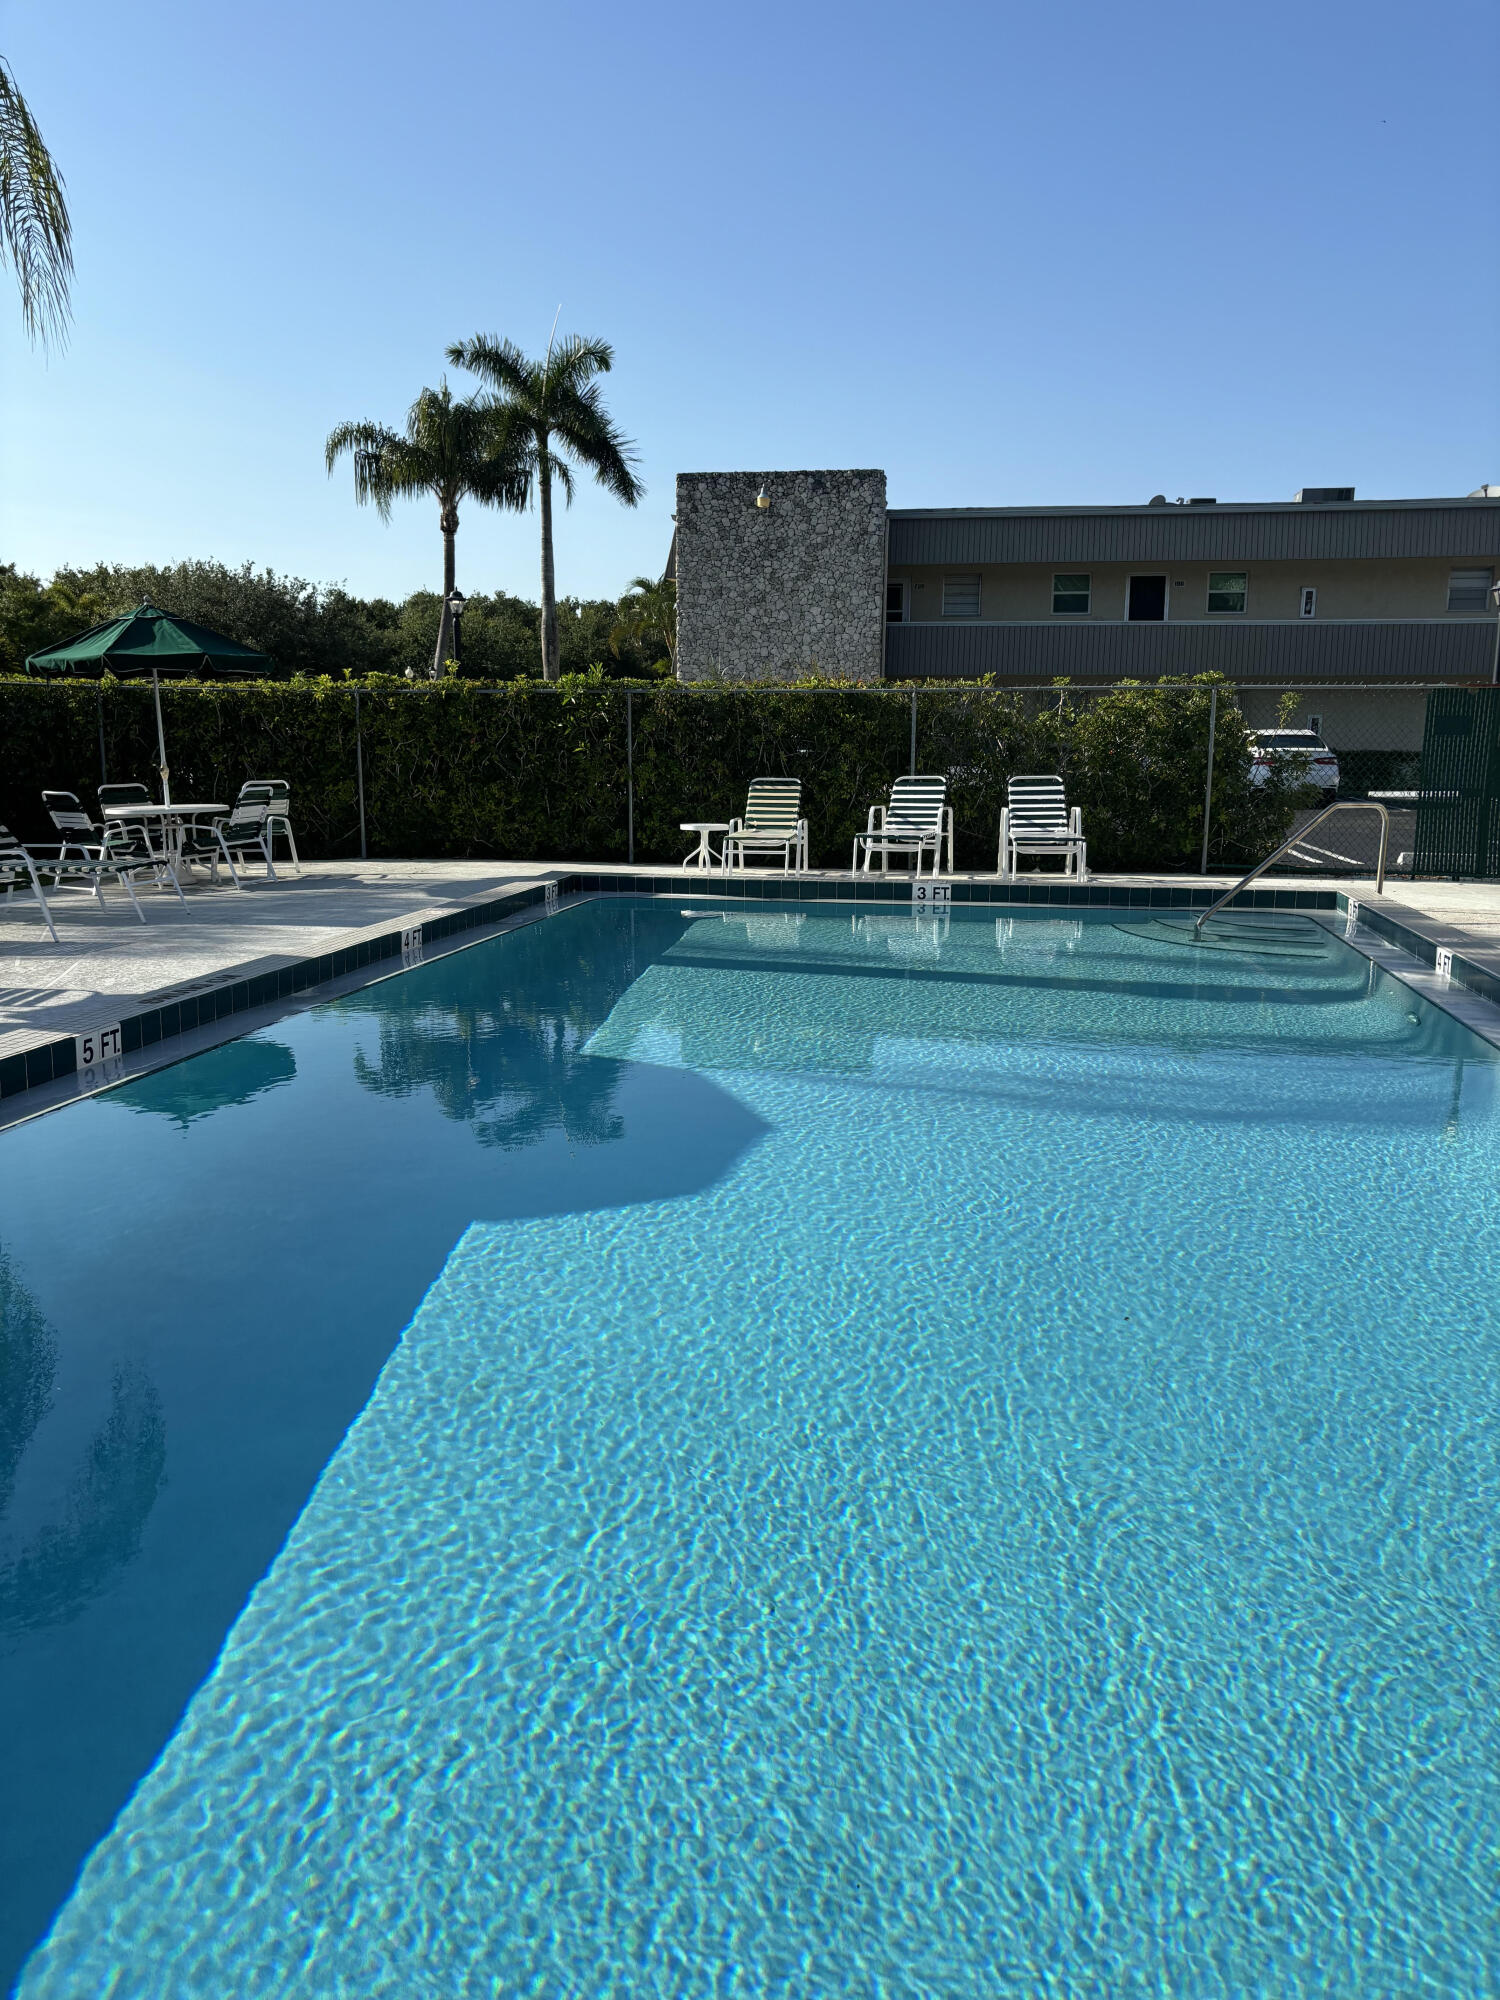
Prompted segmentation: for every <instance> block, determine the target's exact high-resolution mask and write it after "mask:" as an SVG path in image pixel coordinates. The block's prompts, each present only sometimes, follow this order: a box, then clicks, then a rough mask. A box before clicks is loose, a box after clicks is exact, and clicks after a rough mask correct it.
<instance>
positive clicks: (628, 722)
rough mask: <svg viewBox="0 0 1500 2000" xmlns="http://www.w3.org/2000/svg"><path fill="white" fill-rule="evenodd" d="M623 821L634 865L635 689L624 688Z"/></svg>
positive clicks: (629, 859)
mask: <svg viewBox="0 0 1500 2000" xmlns="http://www.w3.org/2000/svg"><path fill="white" fill-rule="evenodd" d="M625 823H626V827H627V829H628V832H627V839H628V842H629V852H628V855H627V857H626V858H627V859H628V861H629V862H630V865H631V867H632V868H633V867H634V866H635V689H634V688H626V690H625Z"/></svg>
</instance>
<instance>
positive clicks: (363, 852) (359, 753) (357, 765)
mask: <svg viewBox="0 0 1500 2000" xmlns="http://www.w3.org/2000/svg"><path fill="white" fill-rule="evenodd" d="M354 770H355V775H356V777H357V779H358V782H359V858H360V860H361V861H368V860H369V858H370V856H369V850H368V849H367V848H366V846H365V743H364V737H363V735H362V734H361V733H360V726H359V689H358V688H356V689H355V690H354Z"/></svg>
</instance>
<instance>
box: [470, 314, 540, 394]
mask: <svg viewBox="0 0 1500 2000" xmlns="http://www.w3.org/2000/svg"><path fill="white" fill-rule="evenodd" d="M448 359H449V361H450V362H451V363H452V364H453V366H454V367H455V368H467V369H468V371H469V373H470V374H471V375H478V376H479V377H480V378H481V379H482V380H483V381H486V382H488V383H489V385H490V387H491V388H492V389H498V390H499V391H500V392H501V394H502V395H505V396H509V397H510V398H511V399H512V400H513V401H514V402H515V403H517V404H519V405H520V406H521V407H522V408H528V407H530V406H531V405H533V404H534V403H537V402H539V401H540V397H541V387H542V371H541V369H540V367H539V366H538V365H537V363H536V362H535V361H528V360H527V358H526V356H525V355H524V354H523V353H522V352H521V350H520V348H519V347H517V346H516V344H515V342H514V341H513V340H502V339H501V338H500V337H499V335H498V334H493V333H476V334H475V336H474V338H473V339H472V340H456V341H454V343H453V345H452V346H451V347H450V348H449V349H448Z"/></svg>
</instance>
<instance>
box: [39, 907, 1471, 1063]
mask: <svg viewBox="0 0 1500 2000" xmlns="http://www.w3.org/2000/svg"><path fill="white" fill-rule="evenodd" d="M554 886H555V888H556V889H557V891H558V892H559V893H561V894H563V895H604V896H608V895H626V896H673V897H682V896H687V897H690V898H696V897H705V898H709V899H712V900H716V901H721V900H749V901H752V902H783V901H784V902H797V903H814V902H858V903H894V904H896V905H898V906H900V907H902V908H909V907H910V902H911V882H910V878H909V877H905V876H899V875H898V876H893V877H891V878H890V879H888V880H887V879H885V878H879V877H877V878H874V879H871V880H869V881H858V882H856V881H854V880H852V879H851V878H850V877H848V876H847V875H845V876H838V875H824V876H816V875H807V876H782V875H771V876H762V875H754V874H747V875H744V876H727V877H726V876H721V875H705V874H703V873H701V872H700V871H698V870H696V869H680V868H679V869H667V870H662V871H660V872H656V871H651V872H648V871H645V870H634V871H632V870H623V871H620V872H618V873H616V872H610V873H595V872H593V871H590V870H582V869H580V870H578V871H577V872H576V873H574V872H570V873H568V874H565V875H560V876H559V877H558V878H556V880H555V883H554ZM949 887H950V891H951V898H952V901H953V903H955V904H967V905H973V904H982V905H990V904H993V905H997V906H1002V907H1010V908H1018V907H1036V906H1039V905H1040V906H1044V907H1050V908H1059V909H1060V908H1084V909H1118V910H1143V911H1144V910H1168V909H1172V910H1184V911H1185V910H1192V909H1201V908H1204V907H1205V906H1206V905H1207V904H1208V903H1210V902H1212V901H1213V899H1214V897H1215V896H1216V895H1218V894H1219V893H1220V889H1219V887H1218V885H1214V884H1210V885H1205V886H1203V887H1199V886H1196V885H1194V886H1191V887H1189V886H1187V885H1186V884H1184V885H1183V886H1181V887H1178V886H1176V885H1171V886H1163V885H1161V884H1153V885H1151V886H1147V887H1134V886H1130V885H1122V884H1110V883H1098V882H1094V883H1088V884H1083V885H1079V884H1069V883H1066V882H1064V881H1062V880H1061V879H1058V880H1056V881H1046V880H1039V881H1035V882H988V881H964V880H961V879H960V880H955V881H953V882H952V883H951V884H950V885H949ZM546 888H547V885H546V884H545V883H540V882H539V883H537V884H535V885H534V886H528V887H526V888H523V889H516V890H511V891H508V892H507V893H506V894H505V895H503V896H498V897H491V898H488V899H486V900H485V901H484V902H481V903H474V904H469V905H466V906H465V907H463V908H460V909H457V910H451V911H447V912H444V913H443V914H442V915H440V916H429V917H426V918H424V919H423V920H422V921H421V922H420V923H419V924H417V925H414V926H407V927H405V928H401V927H397V928H393V929H389V930H383V931H381V932H379V933H378V934H377V935H374V936H358V935H356V936H355V937H354V938H353V939H352V940H351V942H350V943H349V944H347V945H345V946H341V947H339V948H337V949H334V950H331V951H327V952H323V953H320V954H318V955H316V956H314V957H310V958H304V959H296V960H287V961H283V962H281V963H279V964H272V965H267V964H266V961H265V960H257V961H253V962H252V965H254V966H261V967H265V969H264V970H252V968H251V967H250V966H236V967H231V968H228V969H227V970H226V971H225V973H224V974H223V976H222V977H214V976H210V977H208V978H205V979H198V980H193V981H189V982H186V983H185V984H184V985H183V986H181V987H168V988H164V989H160V990H158V991H157V992H155V993H151V994H146V995H122V996H121V999H120V1003H119V1012H118V1013H117V1014H116V1013H115V1010H114V1008H113V1007H111V1008H110V1010H109V1011H110V1013H111V1015H113V1017H114V1018H113V1019H111V1020H110V1021H109V1023H108V1025H110V1026H115V1025H118V1027H119V1029H120V1054H121V1056H122V1057H128V1056H131V1055H136V1054H138V1053H139V1051H140V1050H142V1049H145V1048H151V1047H154V1046H155V1045H156V1044H157V1043H159V1042H162V1041H166V1040H169V1039H170V1038H172V1037H173V1036H176V1035H182V1034H188V1033H191V1032H192V1031H193V1030H195V1029H199V1028H205V1027H211V1026H213V1024H214V1023H215V1022H217V1021H221V1020H223V1019H224V1018H225V1017H226V1016H231V1015H235V1014H241V1013H248V1012H249V1011H250V1010H252V1009H254V1008H260V1007H273V1006H275V1005H276V1004H277V1003H278V1002H281V1001H286V1000H289V999H291V998H292V997H293V996H294V995H297V994H301V993H305V992H307V991H309V990H310V989H312V988H315V987H318V986H323V985H326V984H328V983H330V982H331V981H333V980H338V979H346V978H348V977H349V976H350V975H351V974H353V973H356V972H359V971H363V970H366V969H369V968H375V967H381V968H387V967H389V966H390V965H391V964H392V962H394V963H395V964H398V965H399V963H400V961H401V959H402V957H403V953H404V952H407V953H409V951H410V948H411V932H412V931H413V930H415V931H416V932H417V933H418V938H417V948H418V949H419V950H423V951H425V950H427V949H429V948H430V947H431V946H433V945H435V944H439V943H441V942H442V941H443V940H445V939H447V938H451V937H453V936H455V935H457V934H458V933H460V932H462V931H467V930H474V929H478V928H480V927H481V926H483V925H487V924H493V923H499V922H503V921H504V920H505V919H506V918H507V917H511V916H514V915H516V914H517V913H518V912H519V911H521V910H523V909H527V908H530V907H531V906H533V905H542V904H544V903H545V900H546ZM1343 900H1344V899H1343V898H1341V897H1338V896H1336V895H1335V892H1334V891H1332V890H1331V889H1252V890H1249V891H1247V892H1246V893H1245V895H1244V896H1242V897H1241V898H1240V899H1239V900H1238V902H1236V904H1235V905H1234V906H1233V907H1234V908H1235V909H1239V908H1241V907H1243V908H1246V909H1262V910H1323V911H1331V910H1334V909H1335V908H1336V907H1339V906H1340V905H1341V904H1342V902H1343ZM1455 963H1457V961H1455ZM371 976H372V977H374V976H378V975H377V974H376V973H375V972H373V971H372V974H371ZM1455 977H1457V974H1456V973H1455ZM1495 985H1496V994H1497V996H1500V981H1496V982H1495ZM1481 990H1483V989H1481ZM104 1004H105V1003H104V1002H102V1001H101V1003H100V1007H101V1011H100V1012H99V1016H98V1021H97V1022H96V1021H94V1020H89V1021H87V1022H84V1021H80V1023H79V1030H78V1033H81V1032H84V1031H86V1030H87V1029H89V1028H93V1027H95V1026H96V1025H99V1024H102V1023H103V1022H104V1020H105V1016H104V1013H103V1011H102V1009H103V1007H104ZM127 1009H133V1011H126V1010H127ZM78 1033H69V1034H66V1035H56V1036H46V1037H43V1036H38V1037H36V1038H35V1040H33V1041H30V1042H26V1041H25V1038H23V1037H14V1036H13V1037H10V1038H8V1039H9V1040H10V1042H11V1048H10V1051H9V1052H8V1053H6V1054H0V1100H6V1099H10V1098H14V1097H16V1096H18V1095H19V1094H20V1093H22V1092H24V1091H28V1090H34V1089H36V1088H38V1087H40V1086H44V1085H47V1084H52V1083H58V1082H65V1081H66V1080H67V1079H68V1078H70V1077H74V1076H76V1075H77V1074H78V1073H79V1066H78V1050H77V1043H78ZM17 1040H21V1041H22V1042H23V1046H21V1047H19V1048H18V1047H16V1046H15V1043H16V1041H17ZM100 1081H101V1082H102V1081H104V1078H103V1077H102V1076H101V1078H100Z"/></svg>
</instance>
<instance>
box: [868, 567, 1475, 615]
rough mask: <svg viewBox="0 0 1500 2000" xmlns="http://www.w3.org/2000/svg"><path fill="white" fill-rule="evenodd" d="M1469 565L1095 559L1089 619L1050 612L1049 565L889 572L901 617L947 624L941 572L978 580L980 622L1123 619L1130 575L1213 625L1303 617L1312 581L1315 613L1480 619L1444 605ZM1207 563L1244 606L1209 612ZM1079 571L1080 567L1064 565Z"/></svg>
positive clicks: (1177, 608)
mask: <svg viewBox="0 0 1500 2000" xmlns="http://www.w3.org/2000/svg"><path fill="white" fill-rule="evenodd" d="M1467 567H1472V565H1470V564H1460V563H1455V562H1450V561H1448V560H1447V559H1446V558H1445V559H1442V560H1438V561H1434V560H1431V559H1423V560H1414V561H1403V562H1396V561H1379V562H1374V561H1366V562H1321V563H1319V562H1308V563H1245V564H1232V563H1214V564H1212V565H1210V564H1208V563H1176V564H1171V565H1166V564H1161V563H1156V564H1152V563H1131V564H1125V563H1095V564H1092V565H1091V566H1090V567H1089V569H1088V571H1087V574H1088V575H1089V576H1090V578H1091V579H1092V589H1091V595H1090V610H1089V615H1088V617H1087V619H1085V618H1080V617H1079V616H1078V615H1077V614H1076V613H1064V614H1060V615H1054V613H1053V610H1052V579H1053V576H1054V574H1057V573H1059V572H1058V570H1057V566H1056V565H1055V564H1047V565H1041V564H1028V563H1006V564H1001V565H991V566H989V567H981V568H980V569H979V570H978V571H977V572H976V571H975V570H973V569H969V570H963V569H960V568H957V567H950V568H938V567H936V566H933V567H927V568H911V569H904V570H903V569H899V568H893V569H892V571H891V581H892V582H896V581H899V580H901V579H903V578H904V579H905V581H906V583H907V614H906V615H907V617H908V618H910V619H912V620H915V621H917V622H923V621H928V620H937V621H940V622H949V623H969V622H972V621H969V620H949V621H943V615H942V614H943V578H944V577H945V576H973V575H975V574H977V575H978V576H979V577H980V579H981V590H980V613H979V617H980V622H981V623H986V624H988V623H1004V624H1011V623H1032V622H1040V623H1047V624H1051V623H1054V622H1055V623H1057V624H1059V625H1063V624H1067V625H1082V624H1089V623H1098V624H1109V623H1119V622H1120V621H1121V620H1122V619H1123V618H1124V616H1125V594H1126V589H1127V587H1128V583H1129V579H1130V578H1131V577H1132V576H1163V575H1165V576H1166V578H1167V586H1168V587H1167V601H1168V608H1167V616H1168V618H1169V619H1170V620H1171V621H1172V622H1173V623H1174V624H1177V623H1185V622H1192V621H1194V620H1202V621H1207V622H1208V623H1210V624H1215V625H1236V624H1244V623H1246V622H1247V621H1254V620H1256V619H1266V618H1290V619H1297V618H1300V609H1301V601H1302V592H1303V589H1304V588H1305V587H1306V586H1308V585H1309V584H1310V585H1312V586H1313V587H1314V588H1315V589H1316V591H1317V593H1318V603H1317V611H1316V614H1315V616H1316V617H1318V618H1442V619H1444V620H1447V619H1450V618H1452V619H1455V620H1456V619H1459V618H1465V617H1468V618H1476V617H1477V618H1486V617H1492V616H1493V614H1491V613H1484V612H1470V613H1461V612H1450V611H1449V610H1448V609H1447V604H1448V577H1449V573H1450V572H1451V571H1452V570H1453V569H1455V568H1467ZM1210 569H1212V570H1214V571H1216V572H1217V571H1220V570H1224V569H1229V570H1239V569H1242V570H1243V572H1244V574H1245V575H1246V577H1247V578H1248V579H1249V581H1248V585H1247V593H1246V603H1245V609H1244V611H1243V612H1211V611H1210V610H1209V609H1208V578H1209V573H1210ZM1061 573H1062V574H1068V575H1079V574H1083V573H1084V572H1083V571H1082V570H1081V569H1080V570H1076V571H1064V572H1061Z"/></svg>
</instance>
